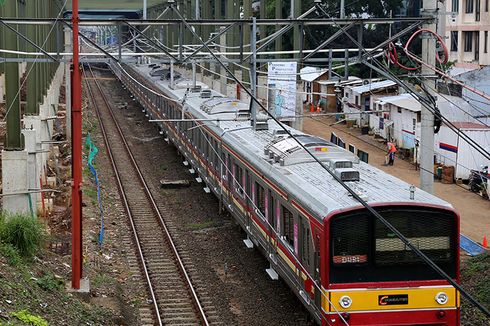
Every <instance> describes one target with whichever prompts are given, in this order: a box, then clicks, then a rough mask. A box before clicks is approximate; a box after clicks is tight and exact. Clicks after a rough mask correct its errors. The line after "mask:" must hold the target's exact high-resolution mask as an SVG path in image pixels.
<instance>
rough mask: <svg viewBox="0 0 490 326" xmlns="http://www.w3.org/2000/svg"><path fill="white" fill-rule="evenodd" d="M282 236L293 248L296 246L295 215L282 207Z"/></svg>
mask: <svg viewBox="0 0 490 326" xmlns="http://www.w3.org/2000/svg"><path fill="white" fill-rule="evenodd" d="M282 223H283V224H282V225H283V232H282V235H283V236H284V239H285V240H286V242H287V243H288V244H289V245H290V246H291V247H293V246H294V215H293V213H291V212H290V211H289V210H288V209H287V208H286V207H284V206H282Z"/></svg>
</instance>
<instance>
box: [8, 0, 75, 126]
mask: <svg viewBox="0 0 490 326" xmlns="http://www.w3.org/2000/svg"><path fill="white" fill-rule="evenodd" d="M67 2H68V0H65V2H64V3H63V6H61V9H60V11H59V12H58V15H57V16H56V19H55V21H54V23H53V25H52V26H51V29H50V30H49V32H48V34H47V35H46V38H45V39H44V41H43V43H42V45H41V46H40V47H41V48H44V46H45V45H46V43H47V42H48V40H49V37H50V36H51V33H52V32H53V30H54V28H55V26H57V22H58V20H59V19H60V16H61V14H62V13H63V11H64V8H65V7H66V3H67ZM41 55H43V53H42V52H41V53H38V54H37V55H36V58H35V59H34V62H33V64H32V65H31V67H30V69H29V71H28V72H27V74H26V75H25V78H24V80H23V81H22V83H21V85H20V86H19V89H18V90H17V93H16V94H15V97H14V98H15V99H17V98H18V97H19V95H20V91H21V90H22V88H23V87H24V85H25V83H27V80H28V77H29V75H30V74H31V72H32V70H33V69H34V66H35V65H36V64H37V63H38V60H39V57H40V56H41ZM54 55H56V54H54ZM14 103H15V100H14V101H12V103H10V105H9V107H8V108H7V110H6V112H5V117H4V118H3V119H2V122H5V121H6V120H7V116H8V114H9V112H10V110H11V109H12V107H13V105H14Z"/></svg>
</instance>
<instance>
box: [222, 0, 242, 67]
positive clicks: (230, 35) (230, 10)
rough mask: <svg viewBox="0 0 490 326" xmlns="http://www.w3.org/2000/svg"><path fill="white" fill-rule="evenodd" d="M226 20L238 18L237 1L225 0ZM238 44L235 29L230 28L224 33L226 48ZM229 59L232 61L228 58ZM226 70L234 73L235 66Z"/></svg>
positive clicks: (238, 7)
mask: <svg viewBox="0 0 490 326" xmlns="http://www.w3.org/2000/svg"><path fill="white" fill-rule="evenodd" d="M225 8H226V18H227V19H233V18H236V19H238V18H239V15H240V6H239V5H238V3H237V1H235V0H226V6H225ZM237 44H238V42H237V29H236V28H232V29H231V30H229V31H228V32H227V33H226V46H236V45H237ZM227 52H228V51H227ZM229 52H233V50H229ZM230 59H233V58H231V57H230ZM228 69H230V71H231V72H234V71H235V66H234V65H233V64H229V65H228Z"/></svg>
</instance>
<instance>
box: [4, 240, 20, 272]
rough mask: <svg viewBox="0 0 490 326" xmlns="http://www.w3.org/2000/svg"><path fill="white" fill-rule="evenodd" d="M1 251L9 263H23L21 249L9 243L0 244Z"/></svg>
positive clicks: (14, 264) (13, 264) (16, 264)
mask: <svg viewBox="0 0 490 326" xmlns="http://www.w3.org/2000/svg"><path fill="white" fill-rule="evenodd" d="M0 253H1V254H2V256H4V257H5V258H6V259H7V262H8V263H9V265H12V266H19V265H20V264H21V263H22V258H21V257H20V254H19V251H18V250H17V248H15V247H14V246H12V245H11V244H9V243H5V244H0Z"/></svg>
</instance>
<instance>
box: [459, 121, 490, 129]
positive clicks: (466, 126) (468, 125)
mask: <svg viewBox="0 0 490 326" xmlns="http://www.w3.org/2000/svg"><path fill="white" fill-rule="evenodd" d="M453 124H454V126H455V127H456V128H458V129H486V130H490V127H487V126H485V125H482V124H481V123H477V122H453Z"/></svg>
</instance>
